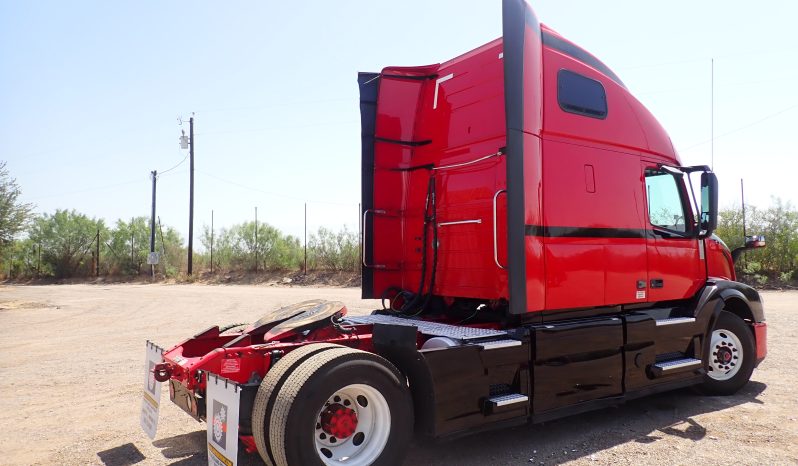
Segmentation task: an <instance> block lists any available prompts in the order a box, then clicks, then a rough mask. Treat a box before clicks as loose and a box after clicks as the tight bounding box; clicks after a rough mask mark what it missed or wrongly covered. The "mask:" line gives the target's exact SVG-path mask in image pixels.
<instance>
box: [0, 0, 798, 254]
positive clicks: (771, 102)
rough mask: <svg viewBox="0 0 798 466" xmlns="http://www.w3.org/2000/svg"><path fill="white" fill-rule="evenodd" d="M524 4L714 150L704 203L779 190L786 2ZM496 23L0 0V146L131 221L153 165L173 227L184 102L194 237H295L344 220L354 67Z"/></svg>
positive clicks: (308, 6)
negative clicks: (247, 226) (258, 233)
mask: <svg viewBox="0 0 798 466" xmlns="http://www.w3.org/2000/svg"><path fill="white" fill-rule="evenodd" d="M530 3H531V5H532V6H533V9H534V10H535V12H536V13H537V16H538V18H539V19H540V21H541V22H542V23H544V24H547V25H548V26H550V27H552V28H553V29H555V30H557V31H558V32H559V33H561V34H562V35H564V36H565V37H567V38H568V39H569V40H571V41H573V42H575V43H577V44H579V45H580V46H582V47H584V48H585V49H587V50H588V51H590V52H591V53H593V54H594V55H596V56H597V57H598V58H599V59H601V60H602V61H603V62H604V63H606V64H607V65H608V66H609V67H610V68H612V69H613V70H614V71H615V72H616V73H617V74H618V75H619V76H620V77H621V79H622V80H623V81H624V82H625V84H626V85H627V87H628V88H629V89H630V90H631V92H632V93H633V94H634V95H635V96H636V97H637V98H638V99H640V100H641V101H642V102H643V103H644V104H645V105H646V106H647V107H648V108H649V109H650V110H651V111H652V113H653V114H654V115H655V116H656V117H657V118H658V119H659V120H660V122H661V123H662V124H663V126H664V127H665V128H666V130H667V131H668V132H669V134H670V136H671V139H672V141H673V143H674V145H675V147H676V148H677V151H678V152H679V153H680V155H681V157H682V162H683V163H684V164H685V165H694V164H708V165H709V164H710V163H711V162H712V160H713V157H712V153H713V152H714V169H715V171H716V172H717V174H718V178H719V181H720V186H721V188H720V203H721V206H731V205H733V204H735V203H736V204H737V205H739V202H740V200H739V199H740V190H739V186H740V179H741V178H744V179H745V192H746V204H754V205H757V206H759V207H762V208H764V207H767V206H768V205H770V204H771V202H772V199H773V197H779V198H781V199H783V200H785V201H790V202H792V203H793V205H796V204H798V182H796V181H795V175H796V173H798V145H796V144H795V143H794V142H793V137H794V134H795V133H796V131H798V86H796V84H798V30H796V28H795V25H794V18H796V17H798V2H794V1H787V0H784V1H760V2H740V1H703V2H696V1H682V0H675V1H669V2H640V1H612V2H610V1H608V2H595V1H590V0H581V1H577V0H573V1H567V0H545V1H533V2H530ZM499 36H501V2H500V1H499V0H491V1H485V0H481V1H475V0H460V1H450V0H435V1H421V0H403V1H401V2H398V1H391V2H388V1H381V2H365V1H359V2H355V1H345V0H341V1H335V2H330V1H303V2H287V1H286V2H274V1H268V2H266V1H261V2H254V1H236V2H222V3H220V2H212V1H169V2H156V1H139V2H107V1H94V2H87V1H78V0H75V1H70V2H63V1H36V2H23V1H11V0H0V160H4V161H6V162H7V163H8V169H9V170H10V172H11V174H12V176H13V177H15V178H16V179H17V182H18V183H19V185H20V186H21V188H22V191H23V196H22V199H23V200H24V201H26V202H31V203H34V204H35V205H36V211H37V212H41V213H52V212H54V211H55V210H56V209H76V210H77V211H79V212H82V213H85V214H87V215H89V216H91V217H98V218H103V219H105V220H106V223H107V224H113V223H114V222H115V221H116V220H117V219H119V218H122V219H130V218H131V217H134V216H149V214H150V207H151V188H152V185H151V181H150V172H151V171H153V170H157V171H158V172H159V173H163V174H162V175H160V176H159V178H158V191H157V192H158V196H157V197H158V205H157V207H158V216H159V217H160V219H161V221H162V222H163V224H164V225H169V226H173V227H175V228H177V229H178V231H180V232H181V233H182V234H183V236H184V237H185V236H186V235H187V232H188V192H189V172H188V165H189V164H188V161H187V160H185V159H186V156H187V151H185V150H181V149H180V147H179V140H178V138H179V136H180V134H181V131H182V130H185V131H186V133H188V119H189V117H191V116H192V115H193V116H194V118H195V219H194V220H195V224H194V231H195V244H197V245H199V246H200V248H201V245H200V244H199V243H200V241H199V238H200V234H201V232H202V230H203V227H204V226H210V224H211V212H212V211H213V217H214V227H215V228H216V229H218V228H221V227H225V226H230V225H232V224H235V223H240V222H243V221H249V220H253V219H254V215H255V208H256V207H257V209H258V219H259V220H260V221H264V222H268V223H270V224H272V225H275V226H277V227H278V228H281V229H282V230H284V231H286V232H288V233H290V234H293V235H296V236H298V237H300V238H301V237H302V234H303V230H304V227H303V222H304V206H305V203H307V215H308V228H309V230H311V231H314V230H315V229H317V228H318V227H319V226H325V227H328V228H333V229H340V228H342V227H344V226H346V227H347V228H349V229H350V230H352V231H357V225H358V202H359V201H360V199H359V197H360V126H359V107H358V99H359V98H358V89H357V83H356V76H357V72H358V71H379V70H380V69H382V68H383V67H385V66H391V65H405V66H413V65H425V64H430V63H439V62H443V61H446V60H448V59H450V58H453V57H455V56H457V55H460V54H462V53H464V52H466V51H468V50H471V49H473V48H476V47H478V46H480V45H482V44H484V43H486V42H489V41H491V40H493V39H495V38H497V37H499ZM713 59H714V136H715V140H714V144H713V143H711V135H712V134H713V129H712V127H713V123H712V122H713V118H712V114H713V110H712V109H713V105H712V101H713V98H712V93H711V84H712V74H713V71H712V65H711V63H712V61H711V60H713ZM179 118H182V125H181V124H180V122H179ZM713 145H714V148H713ZM181 162H182V163H181ZM173 167H175V168H173ZM169 169H171V170H170V171H168V172H167V170H169Z"/></svg>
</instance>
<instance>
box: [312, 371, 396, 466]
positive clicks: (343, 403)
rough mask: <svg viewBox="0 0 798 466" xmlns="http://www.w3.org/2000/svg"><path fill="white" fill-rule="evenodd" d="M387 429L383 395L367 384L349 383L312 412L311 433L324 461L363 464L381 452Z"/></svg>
mask: <svg viewBox="0 0 798 466" xmlns="http://www.w3.org/2000/svg"><path fill="white" fill-rule="evenodd" d="M390 433H391V410H390V408H389V407H388V402H387V401H386V400H385V397H384V396H383V395H382V394H381V393H380V392H379V391H378V390H377V389H375V388H374V387H372V386H370V385H365V384H352V385H347V386H345V387H343V388H340V389H338V390H336V391H335V393H333V394H332V395H330V396H329V397H328V399H327V401H326V402H325V403H324V406H322V407H321V409H319V411H318V413H317V415H316V423H315V430H314V433H313V434H314V442H315V446H316V453H317V454H318V455H319V459H321V461H322V462H323V463H324V464H326V465H331V466H343V465H347V466H350V465H354V466H361V465H362V466H366V465H369V464H372V463H374V462H375V461H376V460H377V459H378V458H379V456H380V454H382V451H383V450H384V449H385V445H386V444H387V443H388V437H389V435H390ZM336 435H337V436H336ZM341 437H343V438H341Z"/></svg>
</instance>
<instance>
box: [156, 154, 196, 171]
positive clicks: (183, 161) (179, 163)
mask: <svg viewBox="0 0 798 466" xmlns="http://www.w3.org/2000/svg"><path fill="white" fill-rule="evenodd" d="M189 155H191V152H189V153H187V154H186V156H185V157H183V160H181V161H180V162H178V164H177V165H175V166H174V167H172V168H170V169H168V170H164V171H159V172H158V176H159V177H160V176H161V175H163V174H165V173H169V172H170V171H172V170H174V169H175V168H177V167H179V166H180V165H183V163H185V161H186V160H187V159H188V156H189Z"/></svg>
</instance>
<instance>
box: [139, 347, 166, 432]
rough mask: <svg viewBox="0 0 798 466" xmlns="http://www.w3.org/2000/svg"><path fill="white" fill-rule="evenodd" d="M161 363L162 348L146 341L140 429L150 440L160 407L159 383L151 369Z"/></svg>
mask: <svg viewBox="0 0 798 466" xmlns="http://www.w3.org/2000/svg"><path fill="white" fill-rule="evenodd" d="M162 362H163V348H161V347H160V346H158V345H156V344H155V343H153V342H151V341H149V340H147V352H146V357H145V360H144V390H143V392H142V397H141V398H142V399H141V418H140V420H139V424H141V428H142V429H143V430H144V432H145V433H146V434H147V436H148V437H149V438H150V439H151V440H152V439H154V438H155V432H156V431H157V430H158V410H159V408H160V406H161V382H158V381H157V380H155V374H154V373H153V368H154V367H155V365H156V364H160V363H162Z"/></svg>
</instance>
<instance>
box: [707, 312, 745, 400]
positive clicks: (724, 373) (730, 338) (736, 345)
mask: <svg viewBox="0 0 798 466" xmlns="http://www.w3.org/2000/svg"><path fill="white" fill-rule="evenodd" d="M755 359H756V349H755V347H754V336H753V335H752V333H751V330H750V329H749V328H748V325H746V323H745V322H744V321H743V320H742V319H741V318H739V317H738V316H736V315H734V314H732V313H731V312H727V311H721V313H720V315H719V316H718V320H717V322H716V323H715V328H714V329H713V330H712V335H711V337H710V345H709V354H708V355H707V360H708V362H707V374H706V376H705V377H704V383H703V384H702V385H701V387H700V388H701V391H703V392H704V393H706V394H709V395H731V394H734V393H735V392H737V390H739V389H741V388H742V387H743V386H744V385H745V384H746V383H748V380H749V379H750V378H751V373H752V372H753V371H754V363H755Z"/></svg>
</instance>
